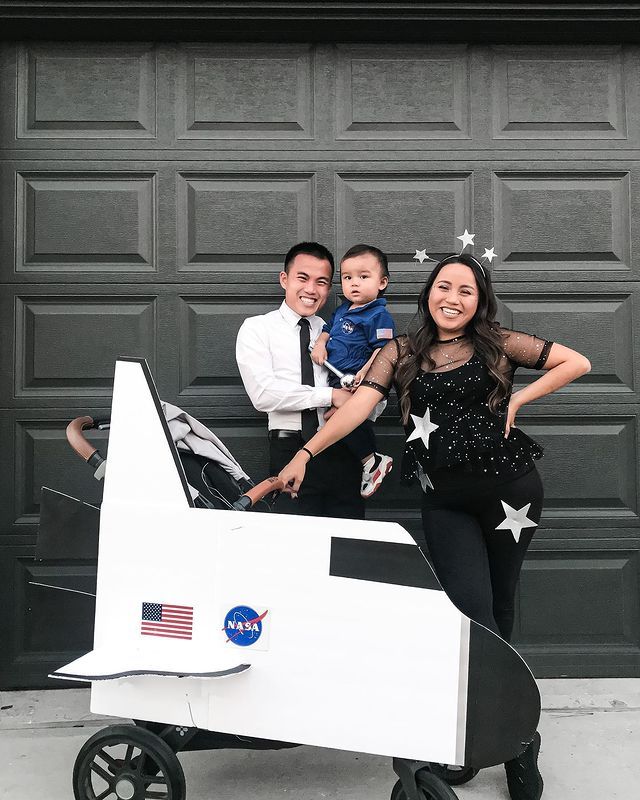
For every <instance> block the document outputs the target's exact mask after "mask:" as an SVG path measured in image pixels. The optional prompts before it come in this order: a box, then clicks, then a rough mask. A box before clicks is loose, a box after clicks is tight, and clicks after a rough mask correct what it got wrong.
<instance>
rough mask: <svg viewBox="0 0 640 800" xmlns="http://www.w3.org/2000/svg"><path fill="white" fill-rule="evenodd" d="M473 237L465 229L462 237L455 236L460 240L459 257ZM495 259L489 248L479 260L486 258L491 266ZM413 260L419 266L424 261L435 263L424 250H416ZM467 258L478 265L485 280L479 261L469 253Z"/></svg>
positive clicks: (494, 253)
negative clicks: (417, 262)
mask: <svg viewBox="0 0 640 800" xmlns="http://www.w3.org/2000/svg"><path fill="white" fill-rule="evenodd" d="M474 237H475V233H469V231H468V230H467V229H466V228H465V229H464V233H463V234H462V236H456V239H460V241H461V242H462V250H461V251H460V253H459V255H462V253H463V251H464V249H465V247H467V245H470V244H473V239H474ZM495 257H496V252H495V250H494V249H493V247H492V248H490V249H487V248H486V247H485V249H484V253H483V254H482V256H481V257H480V258H481V259H484V258H486V259H487V261H488V262H489V263H490V264H491V262H492V261H493V259H494V258H495ZM414 258H415V259H417V260H418V261H419V262H420V263H421V264H422V262H423V261H425V260H426V261H435V259H433V258H431V257H430V256H428V255H427V251H426V249H425V250H416V254H415V255H414ZM467 258H471V259H472V260H473V261H474V262H475V264H477V265H478V268H479V270H480V272H481V273H482V276H483V278H485V279H486V277H487V273H486V272H485V271H484V267H483V266H482V264H481V263H480V259H477V258H476V257H475V256H472V255H471V253H467Z"/></svg>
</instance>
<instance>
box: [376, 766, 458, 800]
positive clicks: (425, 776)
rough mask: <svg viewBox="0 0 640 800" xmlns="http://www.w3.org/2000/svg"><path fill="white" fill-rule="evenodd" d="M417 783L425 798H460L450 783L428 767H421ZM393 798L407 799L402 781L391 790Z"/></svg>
mask: <svg viewBox="0 0 640 800" xmlns="http://www.w3.org/2000/svg"><path fill="white" fill-rule="evenodd" d="M416 783H417V784H418V790H419V791H420V794H421V796H422V797H423V798H424V800H458V795H457V794H456V793H455V792H454V791H453V789H452V788H451V787H450V786H449V784H448V783H445V782H444V781H443V780H442V779H441V778H439V777H438V776H437V775H434V774H433V773H432V772H430V771H429V770H428V769H421V770H420V771H419V772H417V773H416ZM391 800H407V794H406V792H405V790H404V789H403V788H402V783H401V782H400V781H397V782H396V784H395V785H394V787H393V789H392V790H391Z"/></svg>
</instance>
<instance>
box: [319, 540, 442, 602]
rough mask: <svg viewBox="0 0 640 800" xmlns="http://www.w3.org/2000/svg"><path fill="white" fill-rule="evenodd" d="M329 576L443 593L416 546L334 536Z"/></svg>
mask: <svg viewBox="0 0 640 800" xmlns="http://www.w3.org/2000/svg"><path fill="white" fill-rule="evenodd" d="M329 574H330V575H333V576H334V577H336V578H355V579H356V580H360V581H375V582H376V583H393V584H395V585H397V586H414V587H416V588H417V589H436V590H439V591H442V587H441V586H440V584H439V583H438V581H437V580H436V577H435V575H434V574H433V570H432V569H431V567H430V566H429V564H428V562H427V560H426V559H425V557H424V555H423V553H422V550H420V548H419V547H418V546H417V545H414V544H398V543H396V542H376V541H372V540H370V539H343V538H341V537H338V536H332V537H331V561H330V565H329Z"/></svg>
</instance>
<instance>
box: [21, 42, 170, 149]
mask: <svg viewBox="0 0 640 800" xmlns="http://www.w3.org/2000/svg"><path fill="white" fill-rule="evenodd" d="M17 66H18V83H17V85H18V107H19V108H20V114H19V115H18V120H17V121H18V125H17V131H18V139H25V138H34V137H35V138H42V139H60V138H62V139H70V138H71V139H123V138H124V139H128V138H138V137H140V138H147V139H153V138H155V135H156V131H155V124H156V106H155V99H156V56H155V49H154V46H153V45H151V44H121V45H118V44H107V43H95V42H94V43H87V44H82V43H78V44H74V45H69V44H68V43H64V44H61V43H55V42H52V43H45V44H36V43H30V44H28V45H26V46H22V47H20V49H19V51H18V65H17Z"/></svg>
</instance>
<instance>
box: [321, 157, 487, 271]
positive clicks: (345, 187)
mask: <svg viewBox="0 0 640 800" xmlns="http://www.w3.org/2000/svg"><path fill="white" fill-rule="evenodd" d="M472 192H473V179H472V175H471V174H470V173H466V172H451V173H439V172H433V173H429V172H423V171H422V170H419V171H418V170H416V172H415V173H411V172H404V171H403V172H397V173H379V172H373V171H371V172H370V173H367V172H365V171H362V172H359V173H352V172H349V173H347V172H338V173H337V174H336V214H337V220H336V237H337V250H338V252H339V253H344V252H345V250H346V249H347V247H349V246H350V245H351V244H352V243H353V242H375V243H376V245H377V246H378V247H380V248H381V249H382V250H384V251H385V252H386V253H387V255H388V256H389V262H390V266H391V268H392V269H393V270H394V274H395V273H396V271H400V272H404V271H407V272H408V271H411V272H415V268H416V263H417V262H413V263H411V262H410V256H409V254H410V253H411V254H412V253H414V252H415V249H416V248H417V247H420V248H422V247H424V246H425V244H424V243H423V242H424V239H425V238H426V239H427V242H428V244H427V245H426V246H427V247H428V248H429V250H428V251H427V252H428V254H429V255H431V256H432V257H433V258H434V259H436V260H437V258H438V256H439V255H440V256H442V255H446V254H448V253H450V252H451V251H452V250H455V249H456V241H457V240H456V236H457V235H458V234H460V233H462V231H463V230H464V228H465V227H469V226H471V227H472V224H473V221H472V199H471V198H472ZM418 242H420V243H418Z"/></svg>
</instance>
